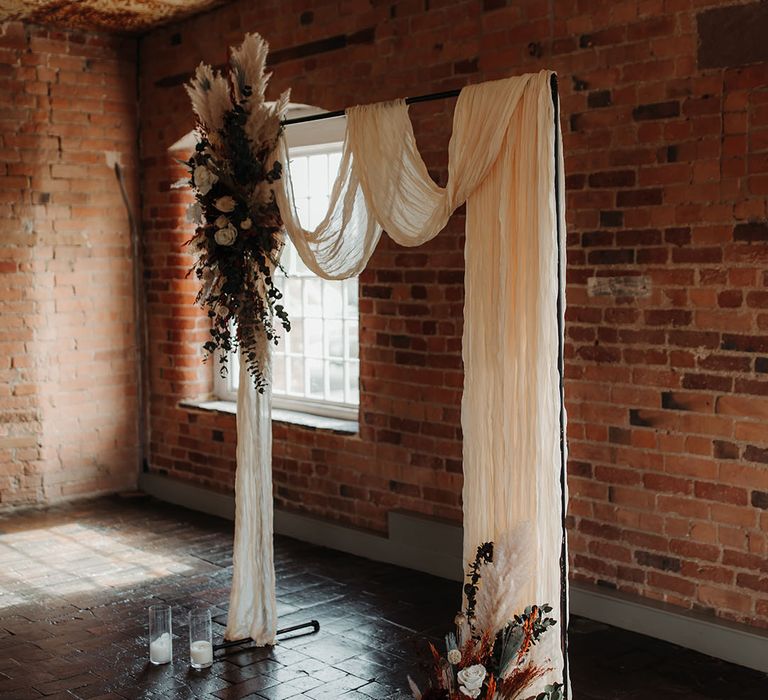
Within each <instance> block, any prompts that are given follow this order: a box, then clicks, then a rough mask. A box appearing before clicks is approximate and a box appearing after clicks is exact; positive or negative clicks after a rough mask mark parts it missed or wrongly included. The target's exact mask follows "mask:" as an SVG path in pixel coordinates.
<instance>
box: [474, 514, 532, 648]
mask: <svg viewBox="0 0 768 700" xmlns="http://www.w3.org/2000/svg"><path fill="white" fill-rule="evenodd" d="M533 548H534V543H533V528H532V527H531V524H530V523H527V522H526V523H521V524H520V525H518V526H517V527H515V528H514V529H513V530H511V531H510V532H509V533H507V534H506V535H505V536H504V537H502V538H501V539H500V540H499V541H497V542H496V543H495V544H494V548H493V561H491V562H486V563H484V564H483V565H482V568H481V570H480V571H481V576H482V579H481V580H482V583H481V585H480V586H479V589H478V591H477V599H476V604H475V618H474V620H473V625H474V626H475V628H476V629H480V630H483V631H484V632H487V633H491V634H493V635H495V634H496V633H498V632H499V631H500V630H502V629H504V627H505V626H506V625H507V623H508V622H510V621H511V620H512V619H513V617H514V615H515V613H516V612H517V608H518V603H519V597H520V591H521V589H522V588H523V586H524V585H525V584H526V583H527V582H528V581H529V580H530V576H531V567H532V566H533V561H534V560H533Z"/></svg>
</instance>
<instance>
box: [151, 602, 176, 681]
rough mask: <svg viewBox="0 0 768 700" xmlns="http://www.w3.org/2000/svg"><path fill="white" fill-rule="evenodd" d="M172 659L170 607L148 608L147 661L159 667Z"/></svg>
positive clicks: (157, 606) (152, 606)
mask: <svg viewBox="0 0 768 700" xmlns="http://www.w3.org/2000/svg"><path fill="white" fill-rule="evenodd" d="M172 658H173V630H172V629H171V606H170V605H150V606H149V660H150V661H151V662H152V663H153V664H155V666H160V665H162V664H168V663H170V662H171V659H172Z"/></svg>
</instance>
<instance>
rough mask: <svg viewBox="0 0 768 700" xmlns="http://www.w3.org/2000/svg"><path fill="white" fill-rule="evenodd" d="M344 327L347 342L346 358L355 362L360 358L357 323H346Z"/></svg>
mask: <svg viewBox="0 0 768 700" xmlns="http://www.w3.org/2000/svg"><path fill="white" fill-rule="evenodd" d="M344 326H345V329H344V331H345V333H346V342H347V357H349V358H350V359H352V360H356V359H358V358H359V357H360V338H359V336H358V332H357V321H346V322H345V323H344Z"/></svg>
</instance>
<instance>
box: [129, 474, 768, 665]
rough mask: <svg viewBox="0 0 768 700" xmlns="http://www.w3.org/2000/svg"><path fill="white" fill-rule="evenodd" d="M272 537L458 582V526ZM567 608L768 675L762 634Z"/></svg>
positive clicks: (205, 496)
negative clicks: (289, 539)
mask: <svg viewBox="0 0 768 700" xmlns="http://www.w3.org/2000/svg"><path fill="white" fill-rule="evenodd" d="M139 488H140V489H141V490H142V491H144V492H145V493H148V494H149V495H151V496H154V497H155V498H157V499H159V500H161V501H166V502H168V503H175V504H176V505H180V506H185V507H187V508H190V509H192V510H197V511H201V512H203V513H209V514H210V515H218V516H219V517H222V518H227V519H229V520H232V519H233V518H234V513H235V500H234V496H230V495H224V494H220V493H215V492H212V491H208V490H207V489H203V488H200V487H197V486H190V485H188V484H184V483H182V482H179V481H175V480H173V479H170V478H168V477H165V476H160V475H157V474H148V473H145V474H141V475H140V476H139ZM275 532H276V533H277V534H280V535H287V536H289V537H293V538H295V539H297V540H302V541H304V542H311V543H312V544H317V545H321V546H324V547H329V548H331V549H337V550H340V551H343V552H348V553H350V554H356V555H358V556H363V557H367V558H368V559H374V560H376V561H384V562H388V563H391V564H397V565H399V566H404V567H407V568H409V569H415V570H417V571H424V572H426V573H429V574H434V575H435V576H441V577H443V578H449V579H454V580H460V579H461V576H462V569H463V567H462V562H461V540H462V536H461V527H460V526H459V525H455V524H451V523H445V522H442V521H438V520H432V519H429V518H427V517H425V516H422V515H416V514H411V513H403V512H399V511H393V512H391V513H390V514H389V536H388V537H382V536H380V535H376V534H374V533H371V532H367V531H364V530H356V529H353V528H350V527H345V526H341V525H337V524H335V523H332V522H328V521H324V520H318V519H316V518H311V517H308V516H305V515H297V514H295V513H288V512H286V511H281V510H276V511H275ZM570 602H571V612H572V613H573V614H574V615H580V616H582V617H586V618H589V619H591V620H596V621H598V622H604V623H606V624H609V625H613V626H615V627H621V628H623V629H627V630H631V631H633V632H639V633H640V634H645V635H648V636H649V637H655V638H657V639H663V640H665V641H668V642H672V643H674V644H679V645H680V646H683V647H687V648H689V649H695V650H696V651H700V652H702V653H704V654H709V655H710V656H714V657H717V658H720V659H724V660H726V661H730V662H732V663H736V664H739V665H741V666H746V667H748V668H753V669H756V670H758V671H763V672H765V673H768V631H765V630H760V629H756V628H752V627H747V626H746V625H738V624H735V623H729V622H727V621H725V620H719V619H717V618H713V617H709V616H705V615H700V614H695V613H691V612H690V611H686V610H681V609H680V608H677V607H675V606H671V605H664V604H661V603H655V602H654V601H649V600H646V599H642V598H637V597H633V596H628V595H623V594H620V593H617V592H616V591H612V590H610V589H603V588H599V587H595V586H585V585H582V584H572V585H571V588H570Z"/></svg>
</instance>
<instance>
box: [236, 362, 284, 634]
mask: <svg viewBox="0 0 768 700" xmlns="http://www.w3.org/2000/svg"><path fill="white" fill-rule="evenodd" d="M265 357H266V362H265V366H264V367H263V368H262V369H263V374H264V377H265V378H266V380H267V389H266V390H265V391H264V393H263V394H259V393H258V392H257V391H256V389H255V388H254V385H253V380H252V378H251V377H250V376H249V375H248V370H247V368H246V363H245V361H244V359H243V358H242V357H241V358H240V384H239V386H238V390H237V473H236V475H235V543H234V548H233V556H232V559H233V574H232V589H231V591H230V594H229V615H228V618H227V630H226V637H227V639H247V638H249V637H250V638H251V639H253V641H254V642H256V643H257V644H259V645H260V646H263V645H265V644H274V643H275V632H276V631H277V604H276V600H275V566H274V558H273V542H272V536H273V532H272V521H273V501H272V394H271V391H270V389H269V387H270V386H271V384H272V359H271V351H270V349H269V347H267V349H266V352H265Z"/></svg>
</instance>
